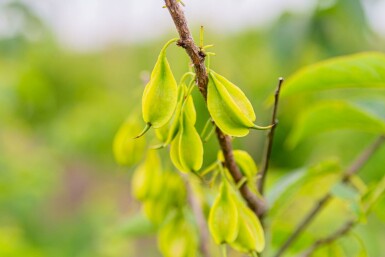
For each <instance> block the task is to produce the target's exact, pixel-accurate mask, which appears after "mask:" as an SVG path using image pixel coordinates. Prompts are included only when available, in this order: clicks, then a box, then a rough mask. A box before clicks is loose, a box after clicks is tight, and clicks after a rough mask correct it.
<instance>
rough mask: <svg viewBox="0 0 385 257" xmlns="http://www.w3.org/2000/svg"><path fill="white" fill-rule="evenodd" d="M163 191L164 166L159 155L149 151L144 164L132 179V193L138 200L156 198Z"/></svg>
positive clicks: (137, 169)
mask: <svg viewBox="0 0 385 257" xmlns="http://www.w3.org/2000/svg"><path fill="white" fill-rule="evenodd" d="M161 191H162V164H161V162H160V158H159V156H158V153H157V152H156V151H155V150H149V151H148V153H147V156H146V159H145V160H144V162H143V163H142V164H141V165H140V166H139V167H138V168H136V170H135V172H134V175H133V178H132V192H133V195H134V196H135V197H136V199H138V200H141V201H143V200H148V199H154V198H156V197H157V196H158V195H159V194H160V192H161Z"/></svg>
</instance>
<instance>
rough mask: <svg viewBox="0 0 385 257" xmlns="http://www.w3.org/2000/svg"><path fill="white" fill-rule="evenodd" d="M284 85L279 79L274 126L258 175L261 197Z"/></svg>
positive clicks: (274, 110)
mask: <svg viewBox="0 0 385 257" xmlns="http://www.w3.org/2000/svg"><path fill="white" fill-rule="evenodd" d="M282 83H283V78H279V80H278V86H277V89H276V90H275V94H274V107H273V114H272V117H271V124H274V126H272V127H271V129H270V130H269V133H268V134H267V143H266V147H265V153H264V158H263V165H262V169H261V171H260V172H259V173H258V176H259V178H258V180H257V188H258V191H259V192H260V193H261V195H263V191H264V187H265V180H266V175H267V171H268V169H269V161H270V156H271V150H272V148H273V141H274V132H275V129H276V127H277V125H278V119H277V110H278V103H279V93H280V92H281V87H282Z"/></svg>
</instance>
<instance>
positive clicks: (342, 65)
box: [281, 52, 385, 97]
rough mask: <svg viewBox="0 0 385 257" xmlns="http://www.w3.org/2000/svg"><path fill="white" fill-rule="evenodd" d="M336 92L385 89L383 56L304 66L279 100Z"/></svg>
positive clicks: (373, 54)
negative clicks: (305, 94) (317, 92)
mask: <svg viewBox="0 0 385 257" xmlns="http://www.w3.org/2000/svg"><path fill="white" fill-rule="evenodd" d="M337 88H362V89H368V88H385V55H384V54H382V53H376V52H368V53H360V54H354V55H349V56H343V57H337V58H332V59H329V60H326V61H322V62H319V63H316V64H314V65H310V66H307V67H305V68H303V69H301V70H299V71H298V72H296V73H295V74H294V75H292V76H291V77H289V79H288V80H287V82H286V84H285V86H284V87H283V88H282V92H281V96H282V97H286V96H290V95H297V94H299V93H309V92H316V91H321V90H333V89H337Z"/></svg>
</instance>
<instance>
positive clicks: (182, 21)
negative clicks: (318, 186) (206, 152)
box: [164, 0, 266, 215]
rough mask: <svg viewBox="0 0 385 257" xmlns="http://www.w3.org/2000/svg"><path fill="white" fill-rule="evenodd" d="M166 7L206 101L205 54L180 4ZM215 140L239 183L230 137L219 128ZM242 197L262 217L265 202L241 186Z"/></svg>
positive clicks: (170, 3) (173, 2)
mask: <svg viewBox="0 0 385 257" xmlns="http://www.w3.org/2000/svg"><path fill="white" fill-rule="evenodd" d="M164 1H165V3H166V7H167V9H168V11H169V13H170V15H171V17H172V19H173V21H174V24H175V26H176V29H177V30H178V33H179V36H180V40H179V41H178V45H179V46H181V47H183V48H184V49H185V50H186V52H187V54H188V55H189V57H190V59H191V62H192V63H193V65H194V70H195V73H196V77H197V86H198V88H199V90H200V92H201V93H202V95H203V97H204V99H205V100H207V82H208V76H207V71H206V67H205V63H204V62H205V57H206V54H205V53H204V52H203V51H202V50H201V49H200V48H199V47H198V46H197V45H196V44H195V42H194V40H193V37H192V35H191V32H190V29H189V28H188V26H187V20H186V17H185V15H184V12H183V10H182V8H181V6H180V4H179V3H178V2H177V1H176V0H164ZM216 133H217V138H218V141H219V144H220V146H221V150H222V152H223V156H224V158H225V164H226V167H227V168H228V170H229V171H230V174H231V175H232V177H233V178H234V180H235V182H236V183H237V182H239V181H240V180H241V179H242V177H243V175H242V173H241V172H240V170H239V168H238V166H237V165H236V163H235V159H234V155H233V148H232V144H231V137H230V136H228V135H225V134H224V133H223V132H222V131H221V130H220V129H219V128H217V129H216ZM240 192H241V195H242V197H243V198H244V199H245V201H246V202H247V204H248V206H249V207H250V208H251V209H252V210H253V211H254V212H255V213H256V214H257V215H262V213H263V212H264V211H265V210H266V204H265V202H264V201H263V200H262V199H260V198H258V197H257V196H256V195H255V194H254V193H253V192H252V191H251V190H250V188H249V187H248V186H247V184H245V185H243V186H242V187H241V188H240Z"/></svg>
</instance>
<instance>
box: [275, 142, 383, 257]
mask: <svg viewBox="0 0 385 257" xmlns="http://www.w3.org/2000/svg"><path fill="white" fill-rule="evenodd" d="M384 141H385V136H383V135H381V136H379V137H378V138H377V139H376V140H375V141H374V142H373V143H372V144H371V145H369V146H368V147H367V148H366V149H365V150H364V151H363V152H362V153H361V154H360V155H359V156H358V157H357V159H355V161H354V162H353V163H352V164H351V165H350V167H349V168H348V169H347V170H346V172H345V173H344V175H343V176H342V178H341V182H342V183H348V182H349V180H350V178H351V177H352V176H353V175H355V174H356V173H357V172H358V171H359V170H361V168H362V167H363V166H364V165H365V164H366V163H367V162H368V161H369V159H370V158H371V157H372V156H373V154H374V153H375V152H376V151H377V150H378V149H379V148H380V146H381V145H382V144H383V143H384ZM330 199H332V195H331V193H330V192H329V193H327V194H326V195H324V197H322V198H321V199H320V200H319V201H318V202H317V203H316V204H315V206H314V207H313V209H311V211H310V212H309V213H308V214H307V215H306V216H305V218H304V219H303V220H302V221H301V222H300V223H299V225H298V226H297V228H296V229H295V230H294V232H293V234H291V235H290V237H289V238H288V239H287V240H286V242H285V243H284V244H283V245H282V246H281V248H280V249H279V250H278V251H277V253H276V254H275V255H274V257H280V256H282V255H283V253H284V252H286V250H287V249H288V248H289V247H290V246H291V245H292V244H293V243H294V242H295V240H296V239H297V238H298V237H299V236H300V235H301V234H302V232H303V231H304V230H305V229H306V228H307V226H308V225H309V224H310V223H311V221H312V220H313V219H314V218H315V217H316V216H317V215H318V213H320V211H321V210H322V209H323V208H324V207H325V206H326V204H327V203H328V202H329V200H330Z"/></svg>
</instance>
